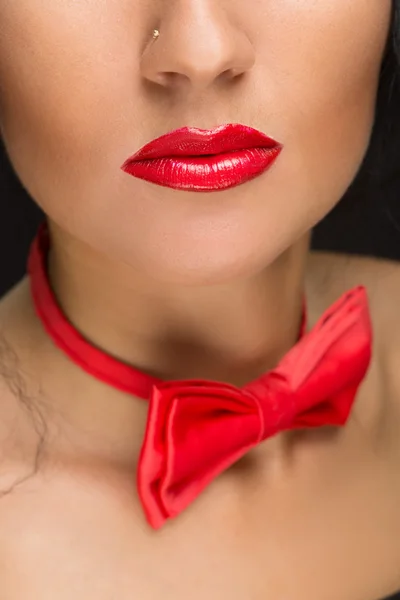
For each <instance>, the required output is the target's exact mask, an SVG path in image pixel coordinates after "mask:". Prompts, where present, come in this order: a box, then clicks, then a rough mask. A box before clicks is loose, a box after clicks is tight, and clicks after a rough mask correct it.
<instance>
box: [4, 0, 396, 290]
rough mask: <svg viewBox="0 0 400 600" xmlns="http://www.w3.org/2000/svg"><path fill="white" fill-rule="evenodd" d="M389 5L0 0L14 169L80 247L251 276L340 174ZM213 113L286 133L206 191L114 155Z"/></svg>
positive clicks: (348, 173) (381, 0)
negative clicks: (272, 154)
mask: <svg viewBox="0 0 400 600" xmlns="http://www.w3.org/2000/svg"><path fill="white" fill-rule="evenodd" d="M391 8H392V2H391V0H330V1H329V2H327V1H326V0H246V2H243V0H165V1H164V0H85V1H84V2H75V1H73V0H18V2H17V1H15V0H0V127H1V134H2V136H3V139H4V143H5V145H6V149H7V151H8V154H9V156H10V159H11V161H12V163H13V165H14V168H15V170H16V171H17V173H18V175H19V177H20V179H21V181H22V183H23V185H24V187H25V188H26V189H27V190H28V192H29V193H30V194H31V196H32V197H33V198H34V199H35V200H36V201H37V203H38V204H39V205H40V206H41V207H42V208H43V209H44V211H45V212H46V213H47V214H48V215H49V217H50V218H51V219H52V220H53V221H55V222H56V223H57V224H58V225H59V226H60V227H61V228H62V229H64V230H66V231H67V232H68V234H70V235H72V236H73V237H74V238H77V239H78V240H79V241H80V242H82V248H84V247H85V245H86V244H87V245H89V246H91V247H92V248H94V249H96V250H98V251H100V252H104V253H106V254H107V255H108V256H109V257H111V258H112V259H115V260H118V261H122V262H124V263H127V264H129V265H131V266H132V267H133V268H134V270H135V271H137V272H140V273H141V274H147V275H150V276H151V277H153V278H156V279H159V280H164V281H170V282H178V281H179V282H188V283H199V282H203V283H204V282H219V281H226V280H229V279H231V278H235V277H239V276H241V277H243V276H248V275H250V274H252V273H254V272H256V271H257V270H260V269H262V268H263V267H264V266H266V265H267V264H269V263H271V262H272V261H273V260H275V259H276V257H277V256H278V255H279V254H281V253H282V252H283V251H284V250H285V249H286V248H288V247H289V246H290V245H291V244H293V243H294V242H295V241H296V240H297V239H298V238H299V237H301V236H302V235H303V234H304V233H305V232H306V231H307V230H308V229H310V228H311V227H312V226H313V225H314V224H315V223H316V222H317V221H318V220H320V219H321V218H322V217H323V216H324V215H325V214H326V213H327V212H328V211H329V210H330V209H331V208H332V207H333V206H334V204H335V203H336V202H337V201H338V200H339V199H340V197H341V196H342V195H343V193H344V192H345V191H346V189H347V187H348V186H349V184H350V183H351V181H352V180H353V178H354V177H355V175H356V172H357V170H358V168H359V166H360V164H361V161H362V159H363V157H364V154H365V152H366V149H367V146H368V142H369V136H370V133H371V128H372V124H373V119H374V108H375V100H376V92H377V87H378V78H379V70H380V66H381V62H382V58H383V53H384V49H385V44H386V41H387V39H388V33H389V27H390V17H391ZM154 29H158V30H159V31H160V36H159V38H158V39H156V40H154V39H153V37H152V34H153V30H154ZM225 123H241V124H244V125H249V126H252V127H254V128H256V129H259V130H261V131H262V132H264V133H266V134H267V135H269V136H271V137H272V138H274V139H275V140H277V141H278V142H280V143H281V144H283V150H282V152H281V154H280V156H279V158H278V160H277V161H276V163H275V164H274V165H273V167H271V169H269V170H268V171H266V172H265V173H264V174H262V175H261V176H260V177H258V178H256V179H253V180H252V181H249V182H247V183H245V184H243V185H240V186H238V187H235V188H231V189H228V190H225V191H219V192H214V193H206V192H201V193H199V192H187V191H176V190H172V189H169V188H166V187H160V186H157V185H155V184H152V183H148V182H146V181H143V180H141V179H137V178H134V177H132V176H130V175H128V174H126V173H125V172H124V171H122V170H121V168H120V167H121V165H122V164H123V162H124V161H125V159H126V158H127V157H129V156H131V155H132V154H133V153H134V152H136V151H137V150H139V148H140V147H142V146H143V145H144V144H145V143H147V142H148V141H150V140H152V139H154V138H156V137H158V136H160V135H162V134H164V133H167V132H169V131H171V130H173V129H176V128H180V127H184V126H191V127H198V128H203V129H209V128H213V127H215V126H218V125H221V124H225Z"/></svg>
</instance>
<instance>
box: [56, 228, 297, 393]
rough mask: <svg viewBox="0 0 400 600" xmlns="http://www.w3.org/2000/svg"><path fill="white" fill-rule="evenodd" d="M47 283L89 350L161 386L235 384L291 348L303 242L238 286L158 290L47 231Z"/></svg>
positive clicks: (61, 234)
mask: <svg viewBox="0 0 400 600" xmlns="http://www.w3.org/2000/svg"><path fill="white" fill-rule="evenodd" d="M51 237H52V250H51V252H50V257H49V277H50V281H51V285H52V287H53V289H54V291H55V293H56V296H57V298H58V301H59V302H60V304H61V306H62V309H63V311H64V312H65V313H66V315H67V316H68V318H69V320H70V321H71V322H72V323H73V325H74V326H75V327H76V328H77V329H78V330H79V331H80V332H81V333H82V334H83V335H84V336H85V337H86V338H87V339H88V340H89V341H90V342H91V343H93V344H94V345H96V346H97V347H99V348H101V349H103V350H104V351H106V352H107V353H109V354H112V355H113V356H114V357H116V358H118V359H120V360H123V361H124V362H126V363H128V364H132V365H134V366H135V367H136V368H138V369H141V370H143V371H146V372H148V373H151V374H153V375H155V376H157V377H159V378H161V379H189V378H202V379H216V380H219V381H227V382H230V383H233V384H236V385H244V384H245V383H246V382H247V381H249V380H251V379H253V378H256V377H258V376H259V375H260V374H261V373H262V372H263V371H265V370H267V369H269V368H272V367H273V366H274V365H275V364H276V363H277V362H278V361H279V359H280V358H281V357H282V356H283V354H285V352H286V351H287V350H288V349H289V348H290V347H291V346H293V345H294V344H295V342H296V340H297V338H298V334H299V327H300V321H301V313H302V302H303V281H304V270H305V262H306V256H307V252H308V246H309V237H308V236H307V237H305V238H303V239H301V240H300V241H299V242H298V243H297V244H295V245H294V246H292V247H291V248H290V249H289V250H287V251H286V252H285V253H284V254H283V255H282V256H280V257H279V259H277V260H276V261H275V262H274V263H273V264H271V265H269V266H268V267H266V268H265V269H264V270H263V271H262V272H260V273H257V274H254V275H253V276H251V277H248V278H247V279H242V280H240V281H233V282H229V283H225V284H223V285H209V286H203V287H194V286H192V287H183V286H174V285H167V284H162V285H161V284H160V283H158V282H156V281H154V280H152V279H150V278H145V277H143V276H142V275H138V273H136V272H135V271H134V270H133V269H132V268H130V267H129V266H127V265H122V264H116V263H115V262H112V261H110V260H109V259H107V257H105V256H103V255H99V254H98V253H96V252H95V251H94V250H93V249H91V248H89V247H88V246H85V245H83V244H82V243H81V242H78V241H77V240H75V239H72V238H70V237H68V236H66V234H65V233H64V232H62V231H60V230H58V229H57V228H56V227H54V226H52V227H51Z"/></svg>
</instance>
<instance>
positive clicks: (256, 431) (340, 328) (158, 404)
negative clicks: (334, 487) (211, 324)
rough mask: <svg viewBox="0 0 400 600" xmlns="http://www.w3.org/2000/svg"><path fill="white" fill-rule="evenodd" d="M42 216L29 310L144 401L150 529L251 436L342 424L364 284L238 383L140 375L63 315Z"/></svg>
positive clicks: (361, 330) (357, 373) (357, 367)
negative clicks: (258, 372) (271, 365)
mask: <svg viewBox="0 0 400 600" xmlns="http://www.w3.org/2000/svg"><path fill="white" fill-rule="evenodd" d="M49 248H50V239H49V234H48V230H47V228H46V226H45V225H43V226H42V227H41V228H40V230H39V232H38V235H37V237H36V238H35V240H34V242H33V244H32V247H31V252H30V255H29V260H28V272H29V275H30V283H31V291H32V297H33V301H34V305H35V308H36V312H37V314H38V316H39V318H40V319H41V321H42V323H43V326H44V327H45V330H46V331H47V333H48V335H49V336H50V337H51V338H52V340H53V341H54V343H55V344H56V346H57V347H58V348H59V349H61V350H62V351H63V352H64V353H65V354H66V355H67V356H68V357H69V358H70V359H71V360H73V361H74V362H75V363H76V364H77V365H79V366H80V367H81V368H82V369H84V370H85V371H87V372H88V373H90V374H91V375H93V376H94V377H96V378H98V379H100V380H102V381H103V382H105V383H107V384H109V385H112V386H114V387H115V388H118V389H119V390H122V391H124V392H128V393H130V394H132V395H133V396H136V397H139V398H143V399H145V400H148V401H149V411H148V420H147V426H146V431H145V435H144V441H143V446H142V450H141V454H140V458H139V463H138V473H137V485H138V494H139V497H140V500H141V503H142V506H143V509H144V513H145V515H146V518H147V520H148V522H149V524H150V525H151V526H152V527H153V528H155V529H157V528H159V527H161V526H162V525H163V524H164V523H165V522H166V521H167V520H168V519H170V518H173V517H176V516H177V515H179V514H180V513H181V512H182V511H183V510H184V509H186V508H187V507H188V506H189V505H190V504H191V503H192V502H193V501H194V500H195V499H196V498H197V496H198V495H199V494H200V493H201V492H202V491H203V490H204V489H205V487H206V486H208V485H209V484H210V483H211V482H212V481H213V480H214V479H215V478H216V477H217V476H218V475H219V474H221V473H222V472H223V471H224V470H226V469H227V468H228V467H229V466H231V465H232V464H234V463H235V462H236V461H238V460H239V459H240V458H241V457H243V456H244V455H245V454H246V453H247V452H249V451H250V450H251V449H252V448H254V447H255V446H257V444H259V443H261V442H263V441H264V440H267V439H268V438H271V437H272V436H274V435H276V434H278V433H280V432H283V431H288V430H293V429H302V428H314V427H323V426H343V425H345V423H346V422H347V420H348V417H349V415H350V412H351V408H352V406H353V403H354V400H355V397H356V393H357V390H358V388H359V386H360V384H361V382H362V381H363V379H364V377H365V374H366V372H367V370H368V366H369V364H370V360H371V348H372V332H371V322H370V315H369V308H368V299H367V294H366V290H365V289H364V288H363V287H362V286H359V287H356V288H354V289H352V290H350V291H349V292H347V293H346V294H344V295H343V296H342V297H341V298H340V299H339V300H338V301H337V302H335V303H334V304H333V305H332V306H331V307H330V308H329V309H328V310H327V311H326V312H325V313H324V315H323V316H322V317H321V319H320V320H319V321H318V323H317V324H316V326H315V327H314V328H313V329H312V331H310V332H309V333H306V327H305V319H303V323H302V329H301V336H300V340H299V342H298V343H297V344H296V345H295V346H294V347H293V348H292V349H291V350H290V351H289V352H288V353H287V354H286V356H285V357H284V358H283V359H282V360H281V361H280V363H279V364H278V365H277V367H276V368H275V369H273V370H271V371H269V372H267V373H266V374H265V375H263V376H261V377H260V378H258V379H257V380H255V381H252V382H250V383H249V384H248V385H246V386H244V387H242V388H237V387H235V386H232V385H229V384H225V383H221V382H214V381H205V380H188V381H168V382H164V381H162V380H160V379H157V378H154V377H151V376H149V375H148V374H146V373H143V372H141V371H139V370H138V369H135V368H134V367H132V366H130V365H127V364H125V363H123V362H121V361H119V360H117V359H115V358H113V357H112V356H110V355H108V354H107V353H106V352H104V351H102V350H100V349H98V348H96V347H94V346H92V345H91V344H90V342H89V341H88V340H86V339H85V338H84V337H83V336H82V335H81V334H80V333H79V332H78V331H77V330H76V329H75V328H74V326H73V325H72V324H71V323H70V322H69V321H68V319H67V317H66V316H65V315H64V314H63V312H62V310H61V308H60V306H59V304H58V302H57V299H56V297H55V295H54V293H53V291H52V289H51V286H50V283H49V280H48V275H47V256H48V252H49Z"/></svg>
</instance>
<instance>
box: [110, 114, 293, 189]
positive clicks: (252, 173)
mask: <svg viewBox="0 0 400 600" xmlns="http://www.w3.org/2000/svg"><path fill="white" fill-rule="evenodd" d="M282 148H283V146H282V145H281V144H279V143H278V142H276V141H275V140H273V139H272V138H270V137H268V136H266V135H265V134H264V133H261V132H260V131H257V129H253V128H252V127H247V126H245V125H240V124H227V125H221V126H220V127H216V128H215V129H209V130H206V129H197V128H194V127H183V128H181V129H176V130H175V131H172V132H171V133H167V134H165V135H163V136H161V137H159V138H157V139H155V140H153V141H151V142H149V143H148V144H146V145H145V146H143V148H141V149H140V150H139V151H138V152H136V153H135V154H134V155H133V156H131V157H130V158H128V159H127V160H126V161H125V162H124V164H123V165H122V167H121V169H122V170H123V171H125V172H126V173H129V175H132V176H133V177H137V178H139V179H144V180H145V181H148V182H151V183H155V184H157V185H161V186H164V187H169V188H173V189H176V190H185V191H193V192H215V191H218V190H226V189H228V188H232V187H235V186H238V185H241V184H242V183H245V182H246V181H249V180H250V179H254V178H255V177H258V176H259V175H261V174H262V173H264V171H266V170H267V169H268V168H269V167H270V166H271V165H272V164H273V163H274V162H275V160H276V159H277V158H278V156H279V154H280V152H281V150H282Z"/></svg>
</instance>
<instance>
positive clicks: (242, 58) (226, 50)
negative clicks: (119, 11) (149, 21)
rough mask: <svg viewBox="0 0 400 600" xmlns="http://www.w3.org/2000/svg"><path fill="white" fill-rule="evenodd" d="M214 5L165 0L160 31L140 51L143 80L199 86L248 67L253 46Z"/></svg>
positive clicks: (196, 0) (252, 58) (172, 85)
mask: <svg viewBox="0 0 400 600" xmlns="http://www.w3.org/2000/svg"><path fill="white" fill-rule="evenodd" d="M169 2H170V0H169V1H168V2H167V3H166V4H169ZM216 4H218V3H215V2H214V0H180V1H179V0H178V1H175V2H171V3H170V4H169V7H170V8H169V10H168V9H166V11H167V12H166V14H164V15H163V17H162V18H161V19H160V25H159V27H158V30H159V34H160V35H159V36H158V37H157V38H156V39H153V40H152V41H151V42H150V43H149V46H148V47H147V49H146V51H145V52H144V54H143V56H142V62H141V75H142V77H143V78H144V79H146V80H147V81H150V82H152V83H155V84H158V85H160V86H162V87H164V88H170V89H171V90H173V89H179V90H182V89H185V88H186V91H188V89H189V88H192V89H194V90H204V89H206V88H208V87H210V86H211V85H213V84H215V83H218V82H222V81H232V80H234V79H236V78H238V77H239V76H241V75H243V74H244V73H246V72H247V71H249V70H250V69H251V68H252V67H253V65H254V63H255V51H254V48H253V45H252V44H251V42H250V40H249V38H248V37H247V35H246V33H245V31H243V30H242V29H241V28H240V25H239V24H237V23H236V22H234V21H231V20H230V19H229V16H228V14H227V12H226V11H225V12H224V11H223V10H222V9H221V8H217V7H216Z"/></svg>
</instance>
